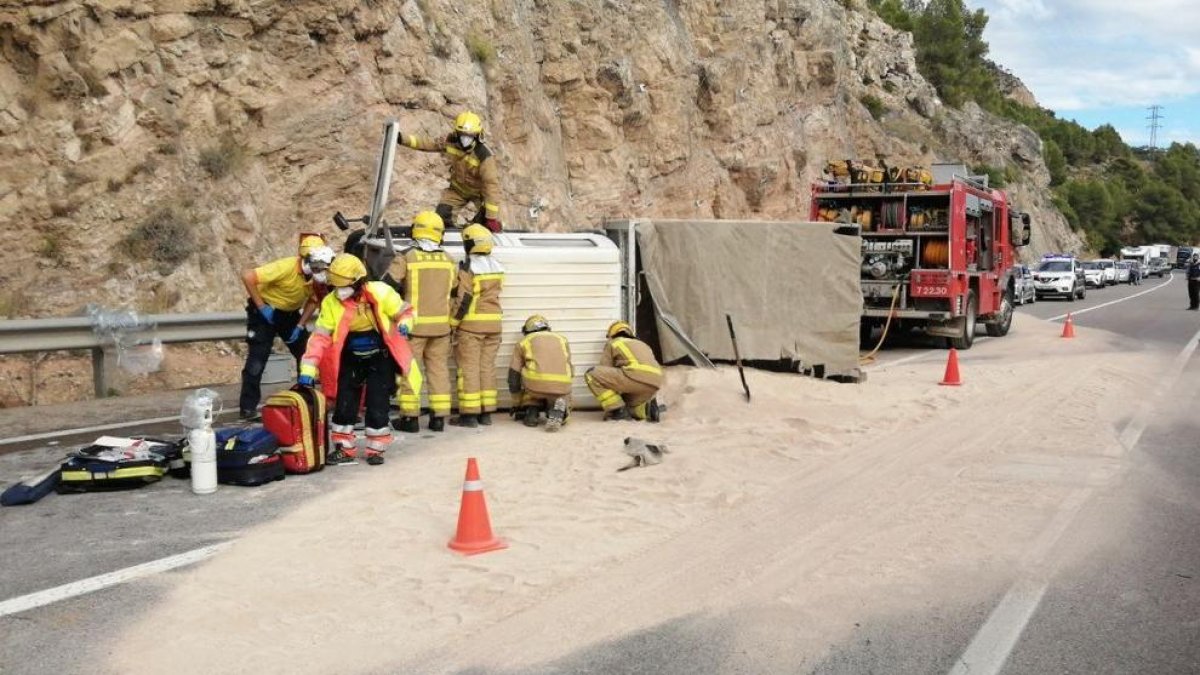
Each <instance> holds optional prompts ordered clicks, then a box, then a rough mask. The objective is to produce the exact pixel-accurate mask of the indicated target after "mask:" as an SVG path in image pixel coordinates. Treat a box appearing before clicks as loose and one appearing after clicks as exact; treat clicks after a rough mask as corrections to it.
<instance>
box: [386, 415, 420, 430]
mask: <svg viewBox="0 0 1200 675" xmlns="http://www.w3.org/2000/svg"><path fill="white" fill-rule="evenodd" d="M392 428H393V429H395V430H396V431H403V432H404V433H406V434H415V433H418V432H420V431H421V421H420V420H419V419H417V418H416V417H401V418H400V419H397V420H392Z"/></svg>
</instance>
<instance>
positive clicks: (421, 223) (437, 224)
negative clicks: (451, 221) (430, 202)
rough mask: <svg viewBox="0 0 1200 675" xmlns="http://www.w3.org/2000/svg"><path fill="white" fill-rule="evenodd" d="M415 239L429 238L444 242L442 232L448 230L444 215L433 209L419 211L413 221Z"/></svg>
mask: <svg viewBox="0 0 1200 675" xmlns="http://www.w3.org/2000/svg"><path fill="white" fill-rule="evenodd" d="M412 224H413V230H412V236H413V239H428V240H429V241H433V242H437V243H439V244H440V243H442V234H443V233H444V232H445V231H446V224H445V223H443V222H442V217H441V216H439V215H438V214H437V213H435V212H433V211H422V212H420V213H418V214H417V215H416V216H415V217H414V218H413V221H412Z"/></svg>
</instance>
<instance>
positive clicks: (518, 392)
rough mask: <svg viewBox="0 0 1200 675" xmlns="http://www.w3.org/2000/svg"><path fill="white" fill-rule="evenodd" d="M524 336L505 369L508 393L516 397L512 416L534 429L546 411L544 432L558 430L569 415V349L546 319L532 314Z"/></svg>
mask: <svg viewBox="0 0 1200 675" xmlns="http://www.w3.org/2000/svg"><path fill="white" fill-rule="evenodd" d="M521 333H522V334H523V335H524V336H525V337H524V338H522V339H521V342H520V343H518V344H517V347H516V349H514V350H513V357H512V361H511V362H510V363H509V366H508V391H509V392H510V393H512V394H513V395H514V396H515V397H516V404H515V406H514V408H513V412H514V414H516V415H518V416H520V417H522V418H523V419H524V421H525V426H527V427H536V426H537V425H538V416H539V415H540V414H541V413H542V411H543V410H544V411H545V412H546V431H558V430H559V429H560V428H561V427H562V425H563V423H564V422H566V421H567V417H568V416H569V415H570V414H571V380H572V379H573V378H574V376H575V367H574V366H573V365H571V346H570V345H569V344H567V338H566V337H565V336H563V335H559V334H558V333H554V332H552V331H551V330H550V324H549V322H547V321H546V317H544V316H541V315H540V314H534V315H533V316H531V317H529V318H528V319H526V320H525V325H524V326H523V327H522V328H521Z"/></svg>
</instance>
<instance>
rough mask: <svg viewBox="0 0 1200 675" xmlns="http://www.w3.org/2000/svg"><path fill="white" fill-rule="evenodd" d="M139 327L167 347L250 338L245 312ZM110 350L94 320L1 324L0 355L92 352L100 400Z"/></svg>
mask: <svg viewBox="0 0 1200 675" xmlns="http://www.w3.org/2000/svg"><path fill="white" fill-rule="evenodd" d="M138 324H139V325H145V326H147V327H149V326H154V327H155V330H154V335H155V337H157V338H158V339H159V340H160V341H162V342H163V343H181V342H209V341H214V340H236V339H240V338H242V337H245V335H246V314H245V312H221V313H212V314H149V315H145V316H141V317H139V321H138ZM108 346H111V344H110V343H109V342H108V341H107V340H105V338H104V336H103V335H102V334H101V333H99V332H98V331H97V326H96V323H95V322H94V321H93V319H92V318H91V317H86V316H77V317H66V318H56V319H14V320H11V321H0V355H2V354H28V353H35V352H52V351H60V350H67V349H90V350H91V351H92V383H93V385H94V388H95V392H96V397H97V398H103V397H105V396H106V395H107V394H108V374H107V370H106V368H105V347H108Z"/></svg>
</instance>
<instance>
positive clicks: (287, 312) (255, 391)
mask: <svg viewBox="0 0 1200 675" xmlns="http://www.w3.org/2000/svg"><path fill="white" fill-rule="evenodd" d="M332 261H333V249H331V248H329V247H328V246H326V245H325V238H324V237H322V236H321V235H319V234H302V235H300V248H299V251H298V255H296V256H292V257H288V258H280V259H279V260H275V261H273V262H269V263H267V264H265V265H262V266H259V267H255V268H253V269H248V270H243V271H242V284H243V285H244V286H245V287H246V295H247V296H248V299H247V300H246V344H247V346H248V347H249V349H248V350H247V353H246V365H245V366H243V367H242V391H241V396H240V397H239V400H238V408H239V410H240V415H241V417H242V419H250V418H253V417H254V416H255V415H256V414H257V408H258V402H259V400H260V399H261V398H262V375H263V370H264V369H265V368H266V366H267V359H268V358H270V356H271V346H272V345H274V343H275V338H276V337H279V338H280V339H282V340H283V342H284V344H285V345H287V348H288V351H290V352H291V353H292V356H293V357H295V358H296V360H297V362H298V361H299V360H300V357H301V356H303V355H304V348H305V346H306V343H307V340H308V336H307V334H306V333H305V331H304V324H305V323H307V322H308V319H309V317H310V316H312V313H313V311H314V310H315V309H316V307H317V299H316V298H315V297H314V287H315V286H316V287H319V286H320V285H321V284H324V282H325V270H326V269H327V268H328V267H329V264H330V263H331V262H332Z"/></svg>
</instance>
